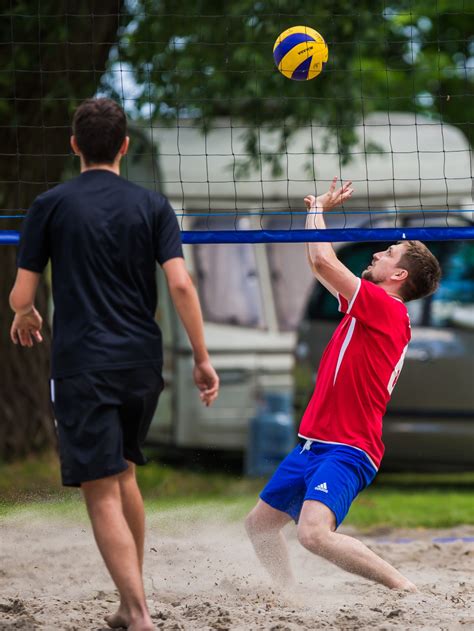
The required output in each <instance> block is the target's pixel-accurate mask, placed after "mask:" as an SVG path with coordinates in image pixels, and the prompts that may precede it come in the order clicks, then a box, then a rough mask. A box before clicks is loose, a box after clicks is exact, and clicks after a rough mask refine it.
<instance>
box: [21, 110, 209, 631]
mask: <svg viewBox="0 0 474 631" xmlns="http://www.w3.org/2000/svg"><path fill="white" fill-rule="evenodd" d="M128 143H129V139H128V137H127V136H126V117H125V114H124V112H123V110H122V109H121V108H120V107H119V106H118V105H117V104H116V103H115V102H114V101H111V100H109V99H91V100H88V101H85V102H84V103H83V104H82V105H81V106H80V107H79V108H78V109H77V110H76V113H75V115H74V120H73V136H72V138H71V146H72V148H73V150H74V152H75V153H76V154H77V155H78V156H80V160H81V174H80V175H79V176H78V177H76V178H74V179H72V180H69V181H67V182H65V183H64V184H61V185H59V186H56V187H55V188H53V189H51V190H49V191H47V192H46V193H43V194H42V195H40V196H39V197H38V198H37V199H36V200H35V201H34V203H33V205H32V206H31V208H30V210H29V212H28V214H27V217H26V219H25V222H24V226H23V230H22V237H21V242H20V249H19V255H18V273H17V278H16V282H15V285H14V287H13V289H12V292H11V294H10V305H11V307H12V309H13V311H15V317H14V320H13V324H12V327H11V338H12V340H13V342H14V343H16V344H17V343H20V344H21V345H22V346H30V347H31V346H33V343H34V341H36V342H41V341H42V337H41V326H42V320H41V316H40V314H39V313H38V311H37V310H36V309H35V307H34V300H35V294H36V289H37V286H38V282H39V279H40V275H41V273H42V272H43V270H44V268H45V266H46V264H47V262H48V260H49V259H51V265H52V286H53V298H54V307H55V309H54V320H53V343H52V371H51V377H52V378H51V395H52V400H53V404H54V411H55V416H56V421H57V429H58V437H59V448H60V460H61V474H62V480H63V484H64V485H66V486H80V487H81V489H82V491H83V494H84V497H85V501H86V505H87V509H88V512H89V516H90V518H91V521H92V526H93V530H94V535H95V538H96V541H97V544H98V547H99V549H100V552H101V554H102V556H103V558H104V561H105V563H106V565H107V568H108V570H109V572H110V574H111V576H112V578H113V580H114V582H115V584H116V585H117V588H118V590H119V593H120V599H121V600H120V607H119V610H118V611H117V612H116V613H115V614H113V615H111V616H109V617H108V618H107V622H108V624H109V625H110V626H111V627H120V626H123V627H127V628H128V629H131V630H132V631H147V630H149V629H153V628H154V626H153V624H152V621H151V618H150V615H149V612H148V610H147V606H146V601H145V595H144V589H143V580H142V564H143V544H144V531H145V526H144V521H145V520H144V509H143V501H142V497H141V494H140V491H139V489H138V486H137V482H136V478H135V465H136V464H138V465H141V464H144V463H145V459H144V456H143V454H142V452H141V446H142V445H143V442H144V439H145V436H146V433H147V431H148V428H149V425H150V422H151V419H152V417H153V413H154V410H155V408H156V405H157V402H158V397H159V394H160V392H161V390H162V388H163V380H162V377H161V368H162V343H161V332H160V329H159V327H158V325H157V323H156V321H155V312H156V307H157V288H156V278H155V272H156V262H158V263H159V264H160V265H161V266H162V268H163V270H164V272H165V276H166V279H167V283H168V287H169V290H170V293H171V297H172V299H173V302H174V304H175V307H176V309H177V311H178V314H179V316H180V318H181V320H182V322H183V324H184V327H185V329H186V331H187V334H188V336H189V339H190V342H191V345H192V348H193V353H194V361H195V366H194V379H195V382H196V385H197V387H198V389H199V391H200V397H201V400H202V401H203V403H204V404H205V405H211V404H212V402H213V401H214V399H215V398H216V397H217V394H218V388H219V380H218V377H217V375H216V373H215V371H214V369H213V367H212V365H211V363H210V361H209V356H208V353H207V349H206V345H205V341H204V333H203V321H202V314H201V309H200V305H199V300H198V297H197V293H196V290H195V288H194V285H193V283H192V280H191V278H190V276H189V274H188V272H187V270H186V267H185V263H184V259H183V253H182V246H181V238H180V232H179V226H178V222H177V219H176V216H175V213H174V211H173V209H172V208H171V206H170V204H169V202H168V200H167V199H166V198H165V197H163V196H162V195H160V194H158V193H155V192H152V191H149V190H147V189H144V188H141V187H139V186H137V185H135V184H132V183H131V182H128V181H127V180H125V179H123V178H121V177H120V175H119V165H120V159H121V157H122V156H123V155H125V154H126V152H127V149H128Z"/></svg>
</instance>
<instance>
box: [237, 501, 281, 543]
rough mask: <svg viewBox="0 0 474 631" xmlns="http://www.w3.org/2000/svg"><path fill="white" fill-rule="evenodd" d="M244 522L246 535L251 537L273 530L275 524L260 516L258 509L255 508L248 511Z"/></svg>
mask: <svg viewBox="0 0 474 631" xmlns="http://www.w3.org/2000/svg"><path fill="white" fill-rule="evenodd" d="M244 524H245V530H246V531H247V535H248V536H249V537H250V538H251V539H253V538H255V537H258V536H259V535H263V534H265V533H267V532H271V531H272V530H275V525H274V524H272V523H271V522H269V521H268V520H267V519H264V518H262V515H260V514H259V511H258V509H256V508H254V509H253V510H252V511H250V513H249V514H248V515H247V517H246V518H245V522H244Z"/></svg>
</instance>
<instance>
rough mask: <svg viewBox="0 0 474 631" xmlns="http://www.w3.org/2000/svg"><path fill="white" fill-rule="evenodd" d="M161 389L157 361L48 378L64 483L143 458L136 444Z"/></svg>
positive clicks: (121, 468)
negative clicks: (149, 363)
mask: <svg viewBox="0 0 474 631" xmlns="http://www.w3.org/2000/svg"><path fill="white" fill-rule="evenodd" d="M162 389H163V379H162V377H161V367H160V366H159V365H157V366H156V367H155V366H153V365H151V366H150V365H149V366H140V367H135V368H127V369H117V370H105V371H97V372H88V373H82V374H79V375H75V376H73V377H65V378H60V379H55V380H52V381H51V398H52V400H53V406H54V413H55V417H56V423H57V431H58V438H59V456H60V460H61V476H62V481H63V485H64V486H81V483H82V482H88V481H90V480H98V479H100V478H105V477H107V476H110V475H115V474H117V473H121V472H122V471H125V470H126V469H127V467H128V464H127V462H126V461H127V460H129V461H131V462H134V463H136V464H138V465H142V464H145V463H146V458H145V457H144V455H143V453H142V451H141V448H142V446H143V443H144V441H145V438H146V435H147V432H148V429H149V427H150V423H151V421H152V419H153V415H154V413H155V409H156V406H157V403H158V398H159V396H160V393H161V391H162Z"/></svg>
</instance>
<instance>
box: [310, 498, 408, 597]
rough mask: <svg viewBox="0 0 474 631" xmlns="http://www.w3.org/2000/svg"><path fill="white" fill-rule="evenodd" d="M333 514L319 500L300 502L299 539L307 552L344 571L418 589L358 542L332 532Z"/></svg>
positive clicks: (395, 586)
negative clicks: (301, 506)
mask: <svg viewBox="0 0 474 631" xmlns="http://www.w3.org/2000/svg"><path fill="white" fill-rule="evenodd" d="M335 529H336V519H335V517H334V513H333V512H332V511H331V510H330V509H329V508H328V507H327V506H326V505H325V504H322V503H321V502H317V501H313V500H307V501H306V502H304V504H303V509H302V511H301V515H300V519H299V524H298V539H299V541H300V543H301V544H302V545H303V546H304V547H305V548H307V549H308V550H309V551H310V552H313V553H314V554H317V555H319V556H321V557H323V558H325V559H327V560H328V561H332V563H335V564H336V565H338V566H339V567H340V568H342V569H343V570H346V571H347V572H352V573H354V574H359V575H360V576H363V577H364V578H368V579H371V580H373V581H377V582H379V583H382V585H385V586H386V587H390V588H391V589H401V590H407V591H417V590H416V587H415V585H414V584H413V583H412V582H411V581H409V580H408V579H407V578H405V577H404V576H403V575H402V574H400V572H399V571H398V570H396V569H395V568H394V567H392V566H391V565H390V564H389V563H387V562H386V561H384V560H383V559H381V558H380V557H379V556H377V555H376V554H375V552H372V550H370V549H369V548H367V546H365V545H364V544H363V543H362V542H361V541H358V540H357V539H354V538H353V537H348V536H347V535H341V534H339V533H337V532H335Z"/></svg>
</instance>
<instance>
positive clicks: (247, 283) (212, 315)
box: [193, 243, 266, 328]
mask: <svg viewBox="0 0 474 631" xmlns="http://www.w3.org/2000/svg"><path fill="white" fill-rule="evenodd" d="M193 250H194V256H195V268H196V277H197V284H198V292H199V297H200V300H201V306H202V310H203V315H204V319H205V320H207V321H208V322H216V323H219V324H233V325H236V326H248V327H256V328H265V325H266V323H265V317H264V311H263V301H262V292H261V287H260V279H259V275H258V270H257V263H256V258H255V250H254V246H253V245H252V244H249V243H239V244H231V245H229V244H222V243H221V244H213V245H195V246H194V248H193Z"/></svg>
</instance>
